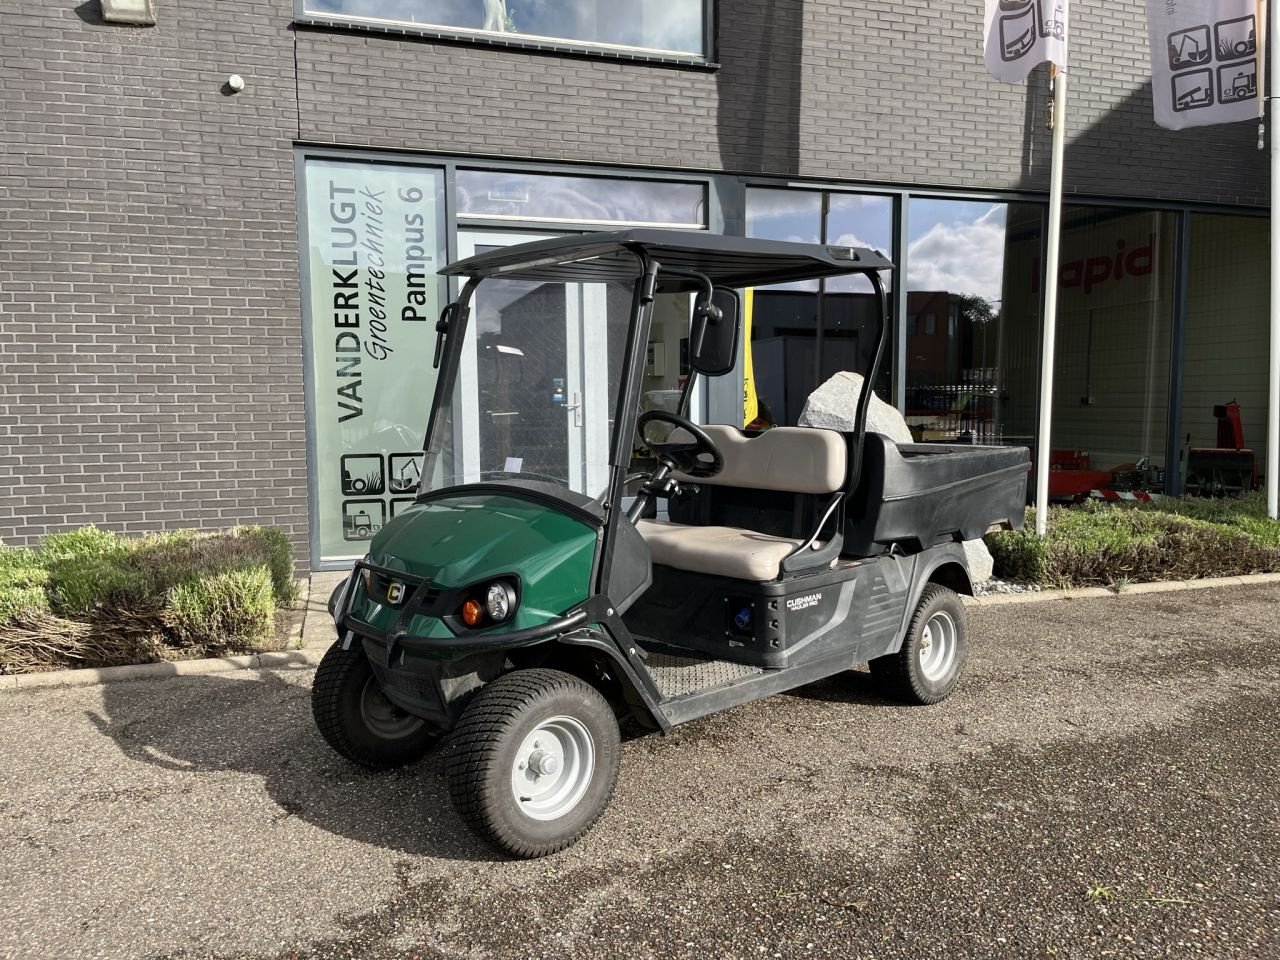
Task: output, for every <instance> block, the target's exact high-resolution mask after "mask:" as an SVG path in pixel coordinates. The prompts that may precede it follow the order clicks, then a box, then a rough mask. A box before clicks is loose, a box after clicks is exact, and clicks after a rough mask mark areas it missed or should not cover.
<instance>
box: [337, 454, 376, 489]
mask: <svg viewBox="0 0 1280 960" xmlns="http://www.w3.org/2000/svg"><path fill="white" fill-rule="evenodd" d="M386 489H387V480H386V477H385V476H383V473H382V457H381V456H380V455H379V454H376V453H373V454H367V453H349V454H347V455H346V456H345V457H343V458H342V495H343V496H344V497H351V496H374V495H377V494H379V493H382V491H384V490H386Z"/></svg>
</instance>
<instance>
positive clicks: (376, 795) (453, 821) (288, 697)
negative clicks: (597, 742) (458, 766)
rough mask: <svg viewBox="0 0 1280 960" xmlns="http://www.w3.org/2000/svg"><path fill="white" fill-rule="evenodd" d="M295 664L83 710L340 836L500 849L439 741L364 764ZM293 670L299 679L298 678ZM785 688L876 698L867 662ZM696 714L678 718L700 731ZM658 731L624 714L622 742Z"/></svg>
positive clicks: (131, 751)
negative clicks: (320, 715)
mask: <svg viewBox="0 0 1280 960" xmlns="http://www.w3.org/2000/svg"><path fill="white" fill-rule="evenodd" d="M303 676H309V675H299V674H293V675H291V674H289V673H273V672H269V671H263V672H260V673H255V674H253V675H252V676H248V677H246V676H245V675H243V674H236V675H212V676H192V677H181V678H175V679H170V680H166V681H164V682H143V683H115V684H107V685H105V686H104V687H103V688H102V703H103V708H102V712H101V713H96V712H90V713H89V715H88V716H89V719H90V721H91V722H92V723H93V724H94V725H95V726H96V727H97V728H98V730H100V731H101V732H102V733H103V734H104V735H105V736H108V737H110V738H111V739H112V740H114V741H115V743H116V745H117V746H118V747H119V748H120V750H121V752H122V753H124V755H125V756H127V757H129V758H130V759H132V760H135V761H138V762H139V763H145V764H149V765H152V766H156V767H160V768H162V769H164V770H169V771H173V773H174V775H175V776H184V775H191V774H196V775H199V774H209V773H223V772H232V773H237V774H244V775H247V776H249V777H253V778H257V779H259V780H260V781H261V782H262V784H263V787H264V789H265V790H266V793H267V795H268V796H269V797H270V798H271V800H272V802H274V803H275V805H276V806H277V807H278V808H279V810H278V814H277V815H276V816H275V817H274V818H273V819H274V820H275V821H276V822H279V821H281V820H284V819H286V818H288V817H298V818H299V819H301V820H303V821H305V822H306V823H308V824H311V825H312V826H315V827H318V828H319V829H321V830H325V831H328V832H329V833H333V834H336V835H338V836H342V837H347V838H350V839H352V840H358V841H360V842H362V843H369V844H373V845H376V846H379V847H384V848H387V849H390V850H397V851H401V852H404V853H408V854H413V855H419V856H432V857H442V858H445V859H451V860H464V861H489V860H497V859H500V858H501V856H500V855H499V854H497V853H495V852H494V851H492V850H491V849H490V848H489V847H488V846H486V845H485V844H483V843H482V842H481V841H479V840H478V839H476V838H475V837H474V836H472V834H471V833H470V832H469V831H468V830H467V829H466V828H465V827H464V826H463V825H462V823H461V821H460V820H459V819H458V818H457V816H456V814H455V813H454V811H453V807H452V805H451V804H450V801H449V795H448V789H447V787H446V785H445V779H444V773H443V769H442V766H443V765H442V762H441V751H440V750H439V749H437V750H434V751H432V753H430V754H428V755H427V757H426V758H425V759H423V760H422V761H421V762H419V763H416V764H413V765H411V766H409V767H405V768H402V769H400V770H394V771H387V772H373V771H369V770H365V769H363V768H361V767H358V766H356V765H355V764H352V763H350V762H348V761H346V760H344V759H343V758H342V757H339V756H338V755H337V754H335V753H334V752H333V751H332V750H331V749H330V748H329V746H328V745H327V744H326V743H325V742H324V741H323V740H322V739H321V737H320V734H319V733H318V732H317V731H316V728H315V724H314V722H313V721H312V718H311V704H310V692H311V688H310V684H309V683H307V682H305V680H303V679H302V677H303ZM300 680H301V682H299V681H300ZM783 696H793V697H800V698H804V699H808V700H816V701H826V702H844V703H877V704H878V703H885V702H886V701H885V700H883V698H881V697H879V696H878V695H877V694H876V693H875V690H874V688H873V686H872V684H871V680H870V677H869V676H868V675H866V674H859V673H849V674H844V675H841V676H838V677H832V678H830V679H828V680H824V681H820V682H818V683H814V684H810V685H809V686H807V687H802V688H800V689H797V690H793V691H790V692H789V693H788V694H783ZM697 728H698V724H691V725H690V726H689V727H687V728H682V729H684V730H685V731H686V732H687V733H688V734H692V735H694V736H698V731H697ZM648 736H655V735H654V734H650V733H649V732H648V731H646V730H644V729H643V728H641V727H639V726H638V725H637V724H634V723H633V722H630V721H628V722H624V723H623V740H624V743H633V742H635V741H637V740H641V739H645V738H647V737H648Z"/></svg>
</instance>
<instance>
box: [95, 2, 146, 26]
mask: <svg viewBox="0 0 1280 960" xmlns="http://www.w3.org/2000/svg"><path fill="white" fill-rule="evenodd" d="M100 2H101V3H102V19H103V20H105V21H106V22H107V23H131V24H133V25H135V26H140V27H153V26H155V23H156V8H155V4H153V3H152V2H151V0H100Z"/></svg>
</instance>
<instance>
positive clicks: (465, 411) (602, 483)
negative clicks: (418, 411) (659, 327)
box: [422, 278, 634, 497]
mask: <svg viewBox="0 0 1280 960" xmlns="http://www.w3.org/2000/svg"><path fill="white" fill-rule="evenodd" d="M633 290H634V285H633V284H631V283H610V284H603V283H596V284H579V283H543V282H537V281H525V280H503V279H496V278H495V279H490V280H485V281H484V282H482V283H481V284H480V285H479V286H478V287H477V288H476V291H475V294H474V297H473V298H472V302H471V319H470V322H469V323H468V325H467V334H466V340H465V341H464V343H463V346H462V354H461V359H460V362H459V363H458V366H457V372H456V379H455V382H454V385H453V390H452V392H451V395H450V396H449V398H448V400H447V403H446V407H445V409H442V410H440V411H439V413H438V417H437V420H436V428H435V435H434V436H432V437H430V438H429V443H430V448H429V450H428V454H427V464H426V469H425V471H424V476H423V485H422V488H423V490H424V491H425V490H431V489H438V488H441V487H449V486H454V485H457V484H460V483H476V482H480V481H483V480H494V479H526V480H544V481H550V482H553V483H557V484H562V485H564V486H566V487H568V488H569V489H572V490H575V491H577V492H579V493H584V494H586V495H587V496H591V497H598V496H600V495H602V494H603V493H604V492H605V491H606V489H607V488H608V483H609V439H610V435H611V433H612V427H613V417H614V412H615V410H616V405H617V400H618V393H619V389H620V385H621V380H622V363H623V354H624V352H625V348H626V337H627V329H628V325H629V321H630V314H631V300H632V293H633Z"/></svg>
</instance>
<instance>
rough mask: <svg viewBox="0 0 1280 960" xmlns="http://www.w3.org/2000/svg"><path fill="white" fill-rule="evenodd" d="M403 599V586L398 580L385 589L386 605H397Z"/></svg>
mask: <svg viewBox="0 0 1280 960" xmlns="http://www.w3.org/2000/svg"><path fill="white" fill-rule="evenodd" d="M403 599H404V584H403V583H401V582H400V581H399V580H392V581H391V585H390V586H389V587H387V603H390V604H393V605H394V604H397V603H399V602H400V601H401V600H403Z"/></svg>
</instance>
